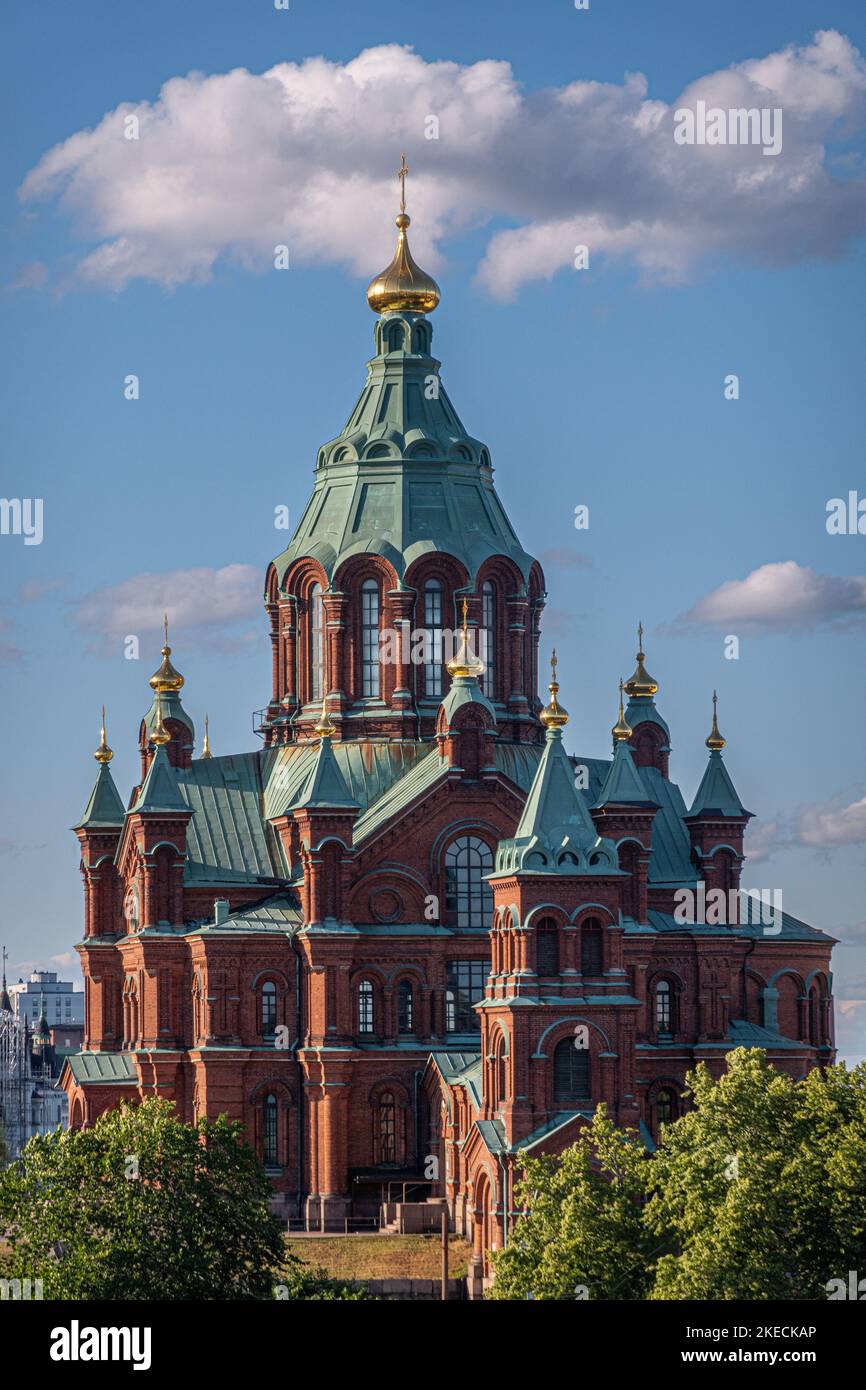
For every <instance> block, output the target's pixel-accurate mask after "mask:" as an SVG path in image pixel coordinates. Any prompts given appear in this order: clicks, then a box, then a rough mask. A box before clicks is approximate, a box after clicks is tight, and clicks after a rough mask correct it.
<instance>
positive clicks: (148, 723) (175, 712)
mask: <svg viewBox="0 0 866 1390" xmlns="http://www.w3.org/2000/svg"><path fill="white" fill-rule="evenodd" d="M159 703H160V706H161V708H162V717H163V720H166V719H177V720H178V721H179V722H180V723H181V724H185V725H186V727H187V728H188V729H189V742H190V746H192V744H193V743H194V742H195V725H194V724H193V722H192V720H191V719H190V717H189V715H188V714H187V712H186V710H185V709H184V707H183V704H182V703H181V698H180V693H179V692H178V691H177V690H164V691H163V692H162V694H161V695H160V697H159ZM156 716H157V701H156V696H155V695H154V697H153V704H152V705H151V707H150V709H149V710H148V711H147V714H146V715H145V716H144V727H145V728H146V729H147V732H148V733H150V731H151V729H152V728H153V726H154V724H155V723H156Z"/></svg>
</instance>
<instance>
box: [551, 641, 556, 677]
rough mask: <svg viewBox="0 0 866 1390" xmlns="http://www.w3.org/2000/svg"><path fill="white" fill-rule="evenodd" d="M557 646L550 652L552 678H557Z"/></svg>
mask: <svg viewBox="0 0 866 1390" xmlns="http://www.w3.org/2000/svg"><path fill="white" fill-rule="evenodd" d="M556 664H557V663H556V647H554V649H553V651H552V652H551V654H550V678H551V680H556Z"/></svg>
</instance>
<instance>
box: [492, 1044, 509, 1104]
mask: <svg viewBox="0 0 866 1390" xmlns="http://www.w3.org/2000/svg"><path fill="white" fill-rule="evenodd" d="M494 1065H495V1068H496V1078H495V1080H496V1104H497V1105H503V1104H504V1103H505V1101H506V1100H507V1099H508V1054H507V1052H506V1051H505V1039H504V1038H500V1039H499V1042H498V1043H497V1045H496V1061H495V1063H494Z"/></svg>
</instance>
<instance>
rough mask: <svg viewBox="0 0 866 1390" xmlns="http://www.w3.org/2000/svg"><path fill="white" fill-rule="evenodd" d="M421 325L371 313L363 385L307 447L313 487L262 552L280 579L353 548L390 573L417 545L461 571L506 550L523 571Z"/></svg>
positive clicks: (482, 456) (481, 452)
mask: <svg viewBox="0 0 866 1390" xmlns="http://www.w3.org/2000/svg"><path fill="white" fill-rule="evenodd" d="M431 333H432V325H431V324H430V322H429V320H428V319H426V318H425V317H424V316H423V315H418V314H410V313H405V314H401V313H392V314H385V315H383V316H382V318H380V319H379V320H378V321H377V323H376V346H377V356H376V357H374V358H373V359H372V360H371V361H370V362H369V363H368V364H367V380H366V382H365V384H364V389H363V390H362V392H361V395H360V397H359V398H358V402H357V404H356V406H355V408H354V410H353V411H352V414H351V415H350V417H349V419H348V421H347V423H346V426H345V428H344V430H343V432H342V434H340V435H339V436H338V437H337V438H336V439H333V440H331V441H330V443H328V444H326V445H324V446H323V447H322V449H321V450H320V451H319V459H318V463H317V466H316V475H315V486H314V490H313V495H312V497H311V499H310V501H309V503H308V505H307V508H306V510H305V511H304V514H303V516H302V517H301V520H300V523H299V525H298V528H297V530H296V532H295V534H294V536H293V538H292V541H291V544H290V545H289V546H288V548H287V549H286V550H285V551H283V553H282V555H280V556H278V557H277V559H276V560H275V562H274V563H275V566H276V569H277V575H278V578H279V581H280V583H282V581H283V578H284V576H285V573H286V571H287V569H288V568H289V566H290V565H291V564H292V562H293V561H294V560H296V559H298V558H299V557H300V556H304V555H309V556H312V557H314V558H315V559H317V560H319V562H320V563H321V564H322V566H323V568H324V569H325V571H326V573H327V574H328V576H329V577H330V576H331V575H333V573H334V571H335V570H336V569H337V567H338V565H339V564H340V563H341V562H342V561H343V560H345V559H347V558H348V557H349V556H351V555H355V554H360V553H364V552H372V553H375V554H378V555H383V556H385V557H386V558H387V559H388V560H389V561H390V562H391V564H392V565H393V566H394V568H395V570H396V572H397V574H398V576H399V577H401V578H402V576H403V574H404V573H405V571H406V569H407V568H408V566H409V565H411V564H412V562H413V561H414V560H415V559H417V558H418V556H419V555H423V554H425V553H427V552H428V551H442V552H444V553H446V554H449V555H454V556H456V558H457V559H459V560H462V561H463V563H464V564H465V566H466V569H467V571H468V573H469V575H470V576H471V577H473V578H474V576H475V574H476V573H477V571H478V568H479V566H480V565H481V564H482V562H483V561H484V560H485V559H487V558H488V556H491V555H508V556H510V557H511V559H513V560H514V562H515V564H516V565H517V567H518V568H519V570H520V571H521V573H522V574H523V577H524V579H528V577H529V571H530V568H531V566H532V563H533V562H532V557H531V556H530V555H528V554H527V553H526V551H525V550H524V549H523V547H522V546H521V545H520V542H519V541H518V539H517V537H516V535H515V534H514V531H513V530H512V528H511V525H510V523H509V521H508V518H507V516H506V515H505V512H504V510H503V507H502V504H501V503H500V501H499V498H498V497H497V495H496V490H495V488H494V486H493V470H492V467H491V463H490V455H489V453H488V451H487V448H486V447H485V445H483V444H482V443H481V442H480V441H479V440H477V439H473V438H472V437H471V436H470V435H468V434H467V433H466V430H465V429H464V427H463V424H462V423H461V421H460V419H459V417H458V415H457V413H456V411H455V409H454V407H453V405H452V404H451V401H450V400H449V398H448V394H447V392H446V391H445V388H444V386H443V385H442V383H441V380H440V377H439V367H440V363H439V362H438V361H437V360H436V358H434V357H431V356H430V355H429V346H430V336H431Z"/></svg>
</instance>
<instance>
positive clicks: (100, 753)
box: [93, 705, 114, 765]
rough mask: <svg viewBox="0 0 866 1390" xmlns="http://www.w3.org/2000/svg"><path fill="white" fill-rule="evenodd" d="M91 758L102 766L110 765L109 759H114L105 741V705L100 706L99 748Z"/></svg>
mask: <svg viewBox="0 0 866 1390" xmlns="http://www.w3.org/2000/svg"><path fill="white" fill-rule="evenodd" d="M93 756H94V758H95V759H96V761H97V762H98V763H102V764H103V765H104V764H105V763H110V762H111V759H112V758H113V757H114V752H113V750H112V749H111V748H109V746H108V744H107V743H106V741H105V705H103V706H102V733H101V735H100V739H99V747H98V748H97V750H96V752H95V753H94V755H93Z"/></svg>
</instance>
